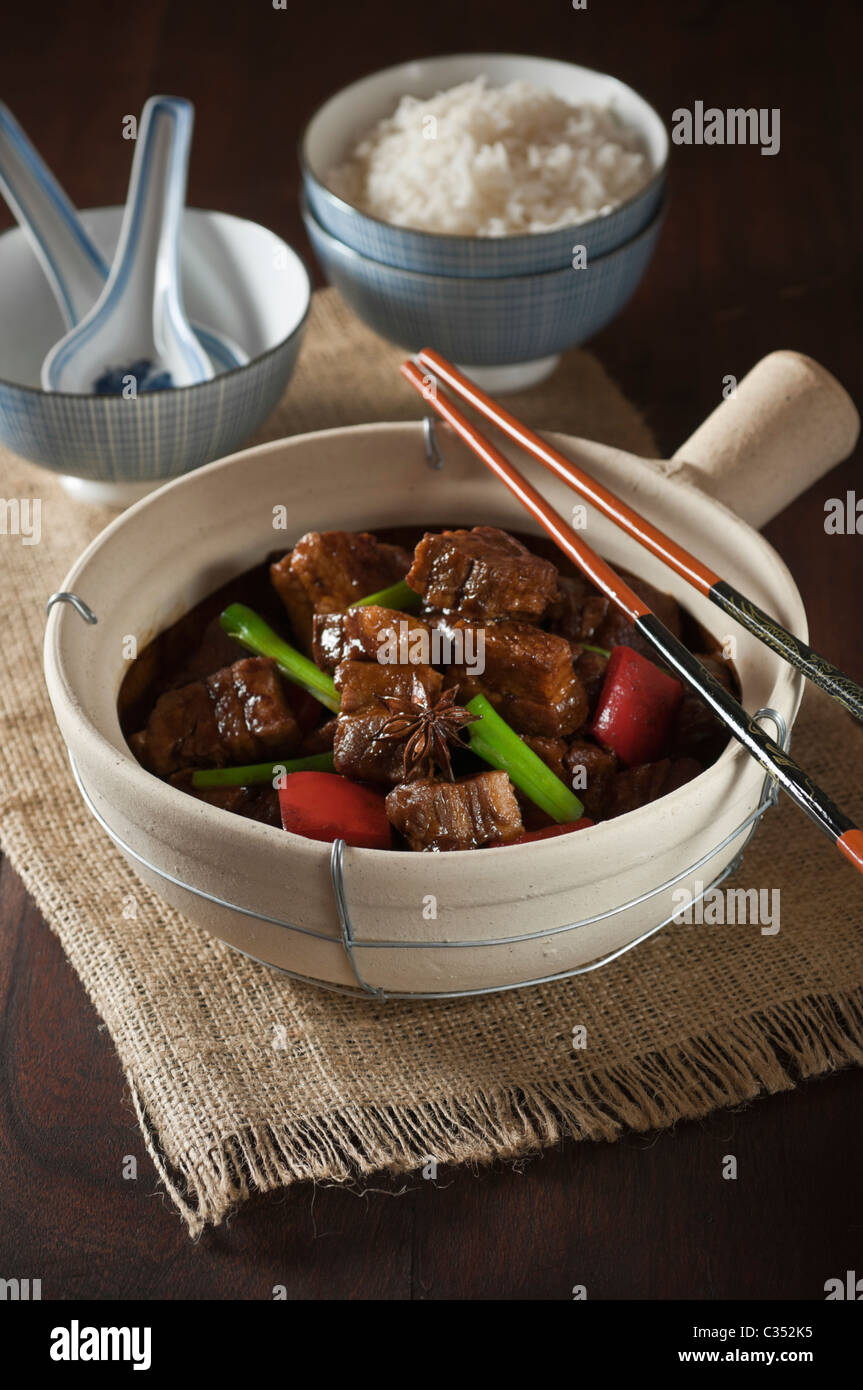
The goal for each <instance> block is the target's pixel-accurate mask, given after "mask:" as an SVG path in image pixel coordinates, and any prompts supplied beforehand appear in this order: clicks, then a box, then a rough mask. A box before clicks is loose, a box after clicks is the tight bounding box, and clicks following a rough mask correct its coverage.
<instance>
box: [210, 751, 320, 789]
mask: <svg viewBox="0 0 863 1390" xmlns="http://www.w3.org/2000/svg"><path fill="white" fill-rule="evenodd" d="M334 770H335V763H334V760H333V755H332V753H312V754H310V756H309V757H308V758H282V760H281V762H277V763H249V764H248V765H247V766H246V767H212V768H209V767H208V768H206V769H199V770H198V771H197V772H193V773H192V786H193V787H198V788H200V789H201V790H203V789H204V788H206V787H258V786H265V785H266V784H267V783H270V784H271V785H275V781H276V778H277V777H281V776H282V774H283V773H291V772H333V771H334Z"/></svg>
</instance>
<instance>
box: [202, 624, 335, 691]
mask: <svg viewBox="0 0 863 1390" xmlns="http://www.w3.org/2000/svg"><path fill="white" fill-rule="evenodd" d="M219 622H220V623H221V624H222V627H223V628H224V630H225V632H226V633H227V634H228V636H229V637H233V639H234V641H235V642H239V644H240V646H241V647H245V648H246V651H249V652H254V654H255V656H269V657H271V658H272V660H273V661H275V663H276V665H277V666H278V668H279V670H280V671H281V673H282V675H283V676H286V677H287V679H288V680H289V681H293V682H294V684H295V685H300V686H302V688H303V690H307V691H308V692H309V694H310V695H314V697H315V699H316V700H319V701H320V702H321V704H322V705H325V706H326V708H327V709H329V710H333V711H334V712H335V713H338V709H339V704H340V701H339V694H338V691H337V690H336V687H335V685H334V684H333V678H332V676H328V675H327V673H326V671H322V670H321V669H320V667H318V666H316V665H315V663H314V662H313V661H310V660H309V658H308V657H307V656H303V654H302V652H298V651H297V649H296V647H292V646H290V645H289V644H288V643H287V642H285V641H284V639H283V638H281V637H279V635H278V633H276V632H273V629H272V628H271V627H270V625H269V623H265V622H264V620H263V618H261V617H260V616H259V615H258V614H257V613H255V612H254V611H253V610H252V609H251V608H247V607H246V605H245V604H244V603H232V604H231V605H230V607H229V608H226V609H225V611H224V613H223V614H222V615H221V617H220V618H219Z"/></svg>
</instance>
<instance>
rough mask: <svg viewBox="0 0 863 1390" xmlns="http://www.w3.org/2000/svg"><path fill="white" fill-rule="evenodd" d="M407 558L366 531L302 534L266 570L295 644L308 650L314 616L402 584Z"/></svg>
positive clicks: (397, 546)
mask: <svg viewBox="0 0 863 1390" xmlns="http://www.w3.org/2000/svg"><path fill="white" fill-rule="evenodd" d="M410 563H411V557H410V555H409V554H408V552H407V551H406V550H403V549H402V548H401V546H399V545H388V544H386V542H384V541H379V540H378V539H377V537H376V536H373V535H371V533H370V532H368V531H308V532H307V533H306V535H304V536H301V537H300V539H299V540H298V541H297V543H296V545H295V546H294V548H293V550H291V551H289V552H288V554H287V555H285V556H283V558H282V559H281V560H279V561H278V562H277V563H276V564H274V565H271V567H270V578H271V580H272V582H273V585H274V586H275V589H276V591H277V593H278V594H279V597H280V598H281V600H282V602H283V604H284V605H285V608H286V609H287V611H288V616H289V617H290V620H291V627H292V628H293V631H294V636H295V638H296V640H297V641H298V642H299V643H300V644H301V645H302V646H303V649H304V650H305V651H307V652H311V650H312V641H313V632H312V622H313V618H314V615H315V613H339V612H342V611H344V609H346V608H348V607H349V606H350V605H351V604H352V603H356V601H357V599H361V598H367V597H368V595H369V594H374V593H377V592H378V590H379V589H386V588H388V587H389V586H390V585H391V584H395V583H397V582H398V580H400V579H404V577H405V575H406V574H407V571H408V569H409V567H410Z"/></svg>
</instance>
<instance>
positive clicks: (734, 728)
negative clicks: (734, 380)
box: [401, 348, 863, 873]
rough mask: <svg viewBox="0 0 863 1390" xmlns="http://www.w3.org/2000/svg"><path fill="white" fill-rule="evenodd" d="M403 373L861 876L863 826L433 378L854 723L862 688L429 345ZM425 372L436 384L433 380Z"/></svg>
mask: <svg viewBox="0 0 863 1390" xmlns="http://www.w3.org/2000/svg"><path fill="white" fill-rule="evenodd" d="M421 368H424V369H425V371H423V370H421ZM401 370H402V374H403V375H404V376H405V377H406V378H407V380H408V381H409V382H410V383H411V385H412V386H413V387H414V388H415V389H416V390H417V391H418V392H419V393H420V395H422V396H423V398H424V399H425V400H427V401H428V402H429V404H430V405H431V406H432V407H433V408H434V409H435V410H436V411H437V413H438V415H440V416H441V417H442V419H444V420H446V422H447V423H448V424H449V425H451V426H452V428H453V429H454V430H455V431H456V433H457V434H458V435H460V436H461V438H462V439H463V440H464V441H465V443H466V444H467V445H468V447H469V448H470V449H472V450H473V452H474V453H475V454H476V455H477V456H478V457H479V458H480V459H482V461H483V463H484V464H485V465H486V466H487V467H488V468H489V469H491V471H492V473H494V474H495V475H496V476H497V477H498V478H499V479H500V480H501V482H503V483H504V484H505V485H506V486H507V487H508V488H509V490H510V492H512V493H513V494H514V495H515V496H516V497H517V498H518V500H519V501H520V502H521V504H522V506H523V507H524V508H525V509H526V510H527V511H528V512H530V514H531V515H532V516H533V517H534V518H535V519H536V520H537V521H538V522H539V523H540V525H541V526H542V527H543V529H544V530H545V531H546V532H547V533H548V535H550V536H551V537H552V539H553V540H554V541H555V542H556V544H557V545H558V546H559V548H560V549H561V550H562V551H563V553H564V554H565V555H567V556H568V557H569V558H570V559H571V560H573V561H574V563H575V564H576V565H577V566H578V568H579V569H580V570H581V571H582V573H583V574H585V575H587V577H588V579H590V580H592V582H593V583H594V584H595V585H596V587H597V588H598V589H600V590H601V592H602V593H604V594H605V595H606V596H607V597H608V598H609V599H610V600H611V602H612V603H614V605H615V606H616V607H617V608H619V609H620V611H621V612H622V613H624V614H625V615H626V617H627V618H628V619H629V620H630V622H631V623H632V624H633V626H634V627H635V628H636V630H637V631H638V632H640V633H641V635H642V637H644V639H645V640H646V641H647V642H649V643H650V645H651V647H653V649H654V651H656V652H657V653H658V654H659V655H660V656H661V657H662V659H663V661H664V662H665V663H666V664H667V665H668V666H669V667H670V668H671V669H672V670H673V671H674V672H675V673H676V674H677V675H678V676H680V678H681V679H682V680H683V681H684V682H685V683H686V684H687V685H688V686H689V687H690V688H691V689H692V690H695V691H697V692H698V694H699V695H700V696H701V698H702V699H703V700H704V701H705V703H706V704H707V705H708V706H709V707H710V708H711V709H712V710H713V712H714V714H715V715H716V716H717V717H718V718H719V719H720V720H721V721H722V723H723V724H724V725H725V726H726V728H727V729H729V730H730V732H731V733H732V734H733V735H734V737H735V738H736V739H737V740H738V742H739V743H741V744H742V745H743V747H744V748H745V749H746V750H747V752H749V753H750V754H751V755H752V757H753V758H755V759H756V761H757V762H759V763H760V764H761V766H762V767H763V768H764V769H765V770H766V771H767V772H768V773H769V774H770V776H771V777H773V778H774V779H775V780H776V782H777V783H778V784H779V785H780V786H781V787H782V788H783V790H784V791H785V792H787V794H788V795H789V796H790V797H791V799H792V801H794V802H796V804H797V805H798V806H799V807H800V808H801V810H803V811H805V812H806V814H807V815H808V816H810V817H811V819H812V820H814V821H815V823H816V825H818V826H819V827H820V829H821V830H822V831H823V832H824V833H825V834H826V835H827V836H829V838H830V839H831V840H832V841H833V843H834V844H835V845H836V848H837V849H838V850H839V851H840V852H841V853H842V854H843V855H844V856H845V858H846V859H848V860H849V861H850V862H851V863H852V864H853V865H854V866H855V867H856V868H857V869H858V870H859V871H860V872H861V873H863V830H859V829H858V828H857V826H855V824H854V822H853V821H852V820H849V818H848V817H847V816H846V815H845V813H844V812H843V811H841V810H840V809H839V807H838V806H836V805H835V804H834V803H833V802H832V801H831V800H830V798H829V797H828V796H827V795H826V794H825V793H824V792H823V791H822V790H821V789H820V787H818V786H817V785H816V784H815V783H814V782H813V781H812V779H811V778H810V777H809V776H808V774H807V773H805V772H804V771H803V769H802V768H801V767H799V766H798V765H797V763H796V762H794V760H793V759H792V758H791V757H790V756H789V755H788V754H787V753H786V752H785V751H784V750H783V749H782V748H780V747H779V745H778V744H777V743H775V742H774V740H773V739H771V738H770V737H768V735H767V734H766V733H765V732H764V730H763V729H762V728H761V727H760V725H759V724H757V723H756V722H755V720H754V719H752V718H751V716H750V715H748V714H747V713H746V711H745V710H744V709H743V707H742V706H741V705H740V704H738V702H737V700H735V698H734V696H733V695H731V694H729V692H728V691H727V690H726V689H725V687H724V686H723V685H720V683H719V681H717V680H716V679H715V677H713V676H712V675H711V674H710V673H709V672H708V671H707V670H706V669H705V668H704V667H703V666H702V665H701V663H700V662H699V661H698V660H697V658H696V657H694V656H693V655H692V653H691V652H690V651H688V650H687V648H686V647H685V646H684V645H683V643H682V642H680V641H679V640H678V639H677V638H676V637H675V636H674V635H673V634H672V633H671V632H669V631H668V629H667V628H666V627H665V625H664V624H663V623H662V622H660V620H659V618H657V616H656V614H655V613H654V612H653V611H652V610H651V608H650V607H649V606H648V605H647V604H646V603H645V602H644V600H643V599H641V598H639V596H638V595H637V594H636V593H635V592H634V591H633V590H632V589H631V588H630V587H629V585H628V584H626V583H624V581H623V580H622V579H621V578H620V576H619V575H617V574H615V572H614V570H613V569H612V568H611V566H610V565H608V564H607V563H606V562H605V560H603V559H602V558H601V557H600V556H599V555H597V554H596V552H595V551H593V550H591V548H590V546H589V545H587V544H586V542H585V541H584V540H582V538H581V536H579V534H578V532H577V531H575V530H573V528H572V527H571V526H570V525H569V524H568V522H566V521H564V519H563V517H562V516H561V515H560V514H559V512H557V511H555V509H554V508H553V507H552V506H551V504H550V503H549V502H547V501H546V499H545V498H544V497H543V496H542V494H541V493H540V492H538V491H537V490H536V488H535V487H534V486H533V485H532V484H531V483H529V482H528V481H527V479H526V478H525V477H523V475H522V474H521V473H519V471H518V469H517V468H516V467H515V466H514V464H512V463H510V461H509V460H508V459H507V458H505V457H504V455H503V454H502V453H501V452H500V451H499V450H498V449H496V448H495V446H494V445H493V444H492V443H491V441H490V440H488V439H487V438H486V437H485V435H484V434H482V433H481V431H480V430H478V429H477V428H476V426H475V425H473V424H471V422H470V420H468V418H467V417H466V416H465V415H463V414H462V412H461V411H460V410H459V408H458V407H457V406H456V405H455V404H454V403H453V402H452V401H451V400H450V399H449V398H448V397H447V396H446V395H445V394H444V392H443V391H441V389H440V387H439V386H438V380H440V381H443V382H445V383H446V384H447V385H448V386H450V387H451V388H452V390H453V391H455V392H456V393H457V394H458V395H459V396H460V397H461V398H462V399H463V400H465V401H467V402H468V403H469V404H470V405H472V406H474V408H475V409H476V410H478V411H479V412H480V413H481V414H482V415H484V416H485V417H486V419H488V420H490V421H491V422H492V423H493V424H495V425H497V426H498V427H499V428H500V429H501V430H503V431H504V433H506V434H507V435H509V437H510V438H511V439H514V440H515V441H516V443H518V444H520V445H521V446H522V447H523V448H524V449H525V450H526V451H527V452H528V453H530V454H532V455H533V457H534V458H536V459H538V461H539V462H540V463H542V464H543V465H544V466H545V467H546V468H548V469H549V471H550V472H552V473H555V474H556V475H557V476H558V477H559V478H562V479H563V481H564V482H565V483H567V485H568V486H569V487H571V488H573V490H574V491H576V492H578V493H580V494H581V495H582V496H583V497H585V498H587V500H588V501H590V502H592V503H593V505H594V506H596V507H597V508H598V509H599V510H600V511H602V512H603V513H604V514H605V515H606V516H607V517H609V518H610V520H612V521H614V522H615V523H616V524H617V525H618V526H620V527H621V529H622V530H624V531H626V532H627V533H628V534H629V535H631V536H633V537H634V538H635V539H636V540H638V541H639V542H640V543H641V544H642V545H643V546H645V548H646V549H648V550H650V551H651V552H652V553H653V554H654V555H657V556H658V557H659V558H660V559H661V560H663V561H665V563H666V564H668V565H669V566H670V567H671V568H672V569H674V570H675V571H676V572H677V573H678V574H680V575H682V577H683V578H684V579H686V580H687V581H688V582H689V583H690V584H691V585H692V586H693V588H695V589H697V590H698V591H699V592H700V593H702V594H704V595H706V597H708V598H709V599H710V600H711V602H713V603H715V604H716V605H717V606H718V607H719V608H721V609H722V610H723V611H724V612H726V613H728V614H730V615H731V616H732V617H734V618H736V619H737V621H738V622H740V623H741V624H742V625H743V626H744V627H746V628H748V629H749V631H750V632H752V633H754V634H755V636H756V637H759V638H760V639H761V640H762V641H763V642H765V644H766V645H767V646H769V647H770V648H771V649H772V650H773V651H776V652H778V653H779V654H780V655H781V656H783V657H784V658H785V659H786V660H787V661H789V662H790V663H791V664H792V665H794V666H796V667H797V668H798V669H799V670H801V671H803V672H804V673H805V674H806V675H807V676H808V677H809V678H810V680H812V681H813V682H814V683H815V684H816V685H819V686H821V688H822V689H824V690H827V691H828V692H829V693H830V694H831V695H832V696H833V697H834V698H835V699H837V700H839V701H840V703H841V704H843V705H844V706H845V708H846V709H848V710H850V711H851V713H852V714H855V715H857V717H858V718H863V689H861V688H860V687H859V686H858V685H855V684H854V682H853V681H851V680H849V678H848V677H847V676H845V675H843V673H842V672H841V671H839V670H837V669H836V668H835V667H834V666H831V665H830V663H829V662H827V661H825V660H824V658H823V657H820V656H818V655H817V654H816V653H815V652H813V651H812V650H811V648H809V647H807V646H806V645H805V643H803V642H800V641H798V639H797V638H796V637H794V636H792V634H791V633H790V632H786V631H785V629H784V628H782V627H781V626H780V625H779V624H778V623H776V622H775V621H774V619H772V618H770V617H769V616H768V615H767V614H766V613H764V612H762V610H761V609H760V608H758V606H757V605H756V604H754V603H752V602H751V600H749V599H747V598H746V597H745V596H744V595H743V594H741V593H739V592H738V591H737V590H736V589H735V588H733V586H732V585H730V584H728V583H726V581H725V580H723V579H721V578H720V576H719V575H717V574H715V573H714V572H713V571H712V570H711V569H709V567H708V566H707V565H705V564H703V563H702V561H700V560H699V559H698V558H697V557H696V556H694V555H691V554H690V553H689V552H688V551H686V550H684V549H683V547H682V546H680V545H678V544H677V542H676V541H673V540H671V538H670V537H669V536H666V535H665V534H664V533H663V532H662V531H660V530H658V529H657V528H656V527H655V526H653V525H652V524H651V523H650V522H649V521H647V520H646V518H645V517H643V516H640V515H639V513H638V512H636V511H634V510H633V509H632V508H631V507H629V506H628V505H627V504H626V503H625V502H623V501H622V500H621V498H619V497H617V496H616V495H615V494H614V493H613V492H610V491H609V490H608V489H607V488H604V487H602V486H601V485H600V484H599V483H597V482H595V481H594V479H592V478H591V477H590V476H589V475H588V474H587V473H585V472H583V471H582V470H581V469H580V468H578V467H577V466H576V465H575V464H574V463H573V462H572V461H571V460H569V459H567V458H565V457H564V455H563V454H560V453H558V452H557V450H556V449H553V448H552V447H551V445H549V444H547V443H546V442H545V440H543V439H541V438H540V436H539V435H537V434H534V432H533V431H532V430H530V429H528V428H527V426H526V425H523V424H522V423H521V421H519V420H517V419H516V418H515V417H514V416H513V415H510V414H509V413H508V411H505V410H504V409H503V408H502V407H501V406H500V405H498V404H497V402H496V401H493V400H492V399H491V398H490V397H489V396H487V395H485V393H484V392H483V391H481V390H480V389H479V387H477V386H475V385H474V383H473V382H472V381H470V380H469V379H468V378H467V377H465V376H463V375H462V373H461V372H460V371H458V369H457V368H456V367H454V366H453V365H452V363H450V362H448V361H447V360H446V358H445V357H441V356H440V354H439V353H437V352H434V351H433V350H431V349H428V348H425V349H423V351H422V352H420V353H419V354H418V355H417V358H416V361H409V362H405V363H403V365H402V368H401ZM428 373H431V374H432V376H433V377H434V378H436V380H434V381H433V382H431V381H430V379H429V375H428Z"/></svg>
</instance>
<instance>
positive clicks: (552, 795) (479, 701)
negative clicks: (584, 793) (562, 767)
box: [466, 695, 584, 824]
mask: <svg viewBox="0 0 863 1390" xmlns="http://www.w3.org/2000/svg"><path fill="white" fill-rule="evenodd" d="M466 708H467V709H469V710H470V712H471V714H477V715H479V718H478V719H477V721H476V723H475V724H468V726H467V735H468V738H469V740H470V746H471V749H472V751H473V752H474V753H476V755H477V757H478V758H482V760H483V762H486V763H490V764H491V766H492V767H496V768H499V769H500V771H501V772H505V773H507V775H508V776H509V779H510V781H511V782H512V783H513V785H514V786H516V787H518V789H519V791H521V792H524V794H525V796H529V797H530V799H531V801H533V802H535V804H536V805H537V806H539V808H540V809H541V810H543V811H545V813H546V815H549V816H551V817H552V819H553V820H556V821H558V822H559V823H560V824H564V823H565V822H567V821H574V820H580V819H581V817H582V816H583V814H584V806H583V805H582V803H581V802H580V801H579V799H578V797H577V796H576V795H575V793H574V792H572V791H570V789H569V787H568V786H567V785H566V783H565V782H561V780H560V778H559V777H558V776H557V775H556V774H555V773H554V772H552V770H551V768H550V767H547V766H546V764H545V763H544V762H543V761H542V758H540V757H538V756H537V754H536V753H534V751H533V749H532V748H528V746H527V744H526V743H525V742H524V740H523V739H520V738H519V736H518V734H517V733H516V732H515V730H514V729H511V728H510V727H509V725H508V724H507V722H506V720H505V719H501V717H500V715H499V714H498V713H497V711H496V710H495V709H493V708H492V706H491V705H490V704H489V702H488V700H487V699H486V698H485V696H484V695H475V696H474V697H473V699H472V700H468V702H467V706H466Z"/></svg>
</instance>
